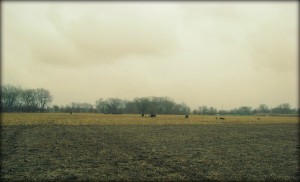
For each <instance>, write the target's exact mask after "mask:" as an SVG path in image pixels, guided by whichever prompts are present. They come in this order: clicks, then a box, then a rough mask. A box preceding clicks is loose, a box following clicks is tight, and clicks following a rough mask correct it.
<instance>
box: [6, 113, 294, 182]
mask: <svg viewBox="0 0 300 182" xmlns="http://www.w3.org/2000/svg"><path fill="white" fill-rule="evenodd" d="M215 117H216V116H193V115H191V116H190V118H188V119H185V118H184V116H167V115H164V116H160V115H158V116H157V118H141V117H140V116H139V115H102V114H76V113H75V114H72V115H70V114H65V113H62V114H54V113H51V114H26V113H21V114H2V129H1V130H2V131H1V135H2V136H1V161H2V166H1V167H2V168H1V180H30V181H34V180H37V181H40V180H78V181H100V180H102V181H107V180H127V181H132V180H138V181H141V180H142V181H145V180H146V181H149V180H150V181H153V180H160V181H162V180H164V181H166V180H172V181H174V180H175V181H176V180H179V181H183V180H187V181H190V180H208V181H214V180H217V181H266V180H267V181H270V180H275V181H299V173H298V171H299V166H298V162H299V155H298V154H299V151H298V149H297V148H296V145H297V144H298V142H299V141H298V140H299V139H298V132H299V130H298V129H299V125H298V121H299V118H298V117H259V118H260V121H258V120H257V117H254V116H245V117H241V116H225V120H224V121H216V119H215Z"/></svg>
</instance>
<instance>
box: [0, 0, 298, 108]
mask: <svg viewBox="0 0 300 182" xmlns="http://www.w3.org/2000/svg"><path fill="white" fill-rule="evenodd" d="M298 5H299V4H298V2H7V1H6V2H2V63H1V67H2V68H1V73H2V75H1V77H2V84H12V85H16V86H17V85H18V86H21V87H22V88H45V89H48V90H49V91H50V92H51V94H52V95H53V97H54V99H53V102H52V105H67V104H70V103H71V102H87V103H91V104H95V101H96V100H98V99H99V98H104V99H106V98H113V97H117V98H120V99H127V100H132V99H134V98H135V97H148V96H158V97H160V96H167V97H169V98H171V99H173V100H174V101H175V102H177V103H182V102H184V103H186V104H187V105H188V106H190V107H191V108H192V109H195V108H197V107H198V106H202V105H206V106H212V107H215V108H217V109H222V106H223V109H232V108H236V107H239V106H251V107H253V108H256V107H258V105H259V104H267V105H268V106H270V107H275V106H277V105H279V104H282V103H290V104H291V106H292V107H293V108H294V107H299V106H298V104H299V103H298V102H299V98H298V89H299V88H298V83H299V82H298V77H299V74H298V71H299V70H298V68H299V65H298V38H299V37H298Z"/></svg>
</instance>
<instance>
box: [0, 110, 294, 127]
mask: <svg viewBox="0 0 300 182" xmlns="http://www.w3.org/2000/svg"><path fill="white" fill-rule="evenodd" d="M224 117H225V120H224V121H221V120H216V116H201V115H190V117H189V118H188V119H186V118H184V115H158V116H157V117H156V118H147V117H146V118H145V117H140V115H136V114H120V115H110V114H108V115H105V114H78V113H75V114H72V115H71V114H68V113H36V114H31V113H4V114H2V124H3V125H28V124H61V125H153V124H155V125H169V124H233V123H236V124H274V123H298V122H299V117H279V116H259V117H257V116H224ZM257 118H260V120H257Z"/></svg>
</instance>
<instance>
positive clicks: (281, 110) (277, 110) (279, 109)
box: [192, 103, 300, 115]
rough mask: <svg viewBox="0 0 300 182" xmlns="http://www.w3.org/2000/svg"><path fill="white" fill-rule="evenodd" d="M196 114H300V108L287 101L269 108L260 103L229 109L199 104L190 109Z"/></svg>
mask: <svg viewBox="0 0 300 182" xmlns="http://www.w3.org/2000/svg"><path fill="white" fill-rule="evenodd" d="M192 113H193V114H198V115H216V114H221V115H276V114H300V108H298V109H297V108H292V107H291V106H290V104H289V103H283V104H279V105H277V106H276V107H274V108H270V107H269V106H267V105H266V104H260V105H259V106H258V107H257V108H252V107H250V106H240V107H238V108H234V109H231V110H217V109H215V108H213V107H207V106H200V107H198V109H195V110H193V111H192Z"/></svg>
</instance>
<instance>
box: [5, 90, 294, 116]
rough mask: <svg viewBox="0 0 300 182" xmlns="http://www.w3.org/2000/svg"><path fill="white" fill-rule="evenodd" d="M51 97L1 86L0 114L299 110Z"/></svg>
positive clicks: (163, 99) (286, 106)
mask: <svg viewBox="0 0 300 182" xmlns="http://www.w3.org/2000/svg"><path fill="white" fill-rule="evenodd" d="M52 100H53V96H52V95H51V94H50V91H49V90H47V89H44V88H37V89H22V88H21V87H16V86H13V85H4V86H1V108H0V111H1V112H75V113H104V114H184V115H186V114H195V115H216V114H221V115H256V114H263V115H267V114H270V115H272V114H299V113H300V109H299V108H297V109H296V108H291V106H290V104H289V103H283V104H279V105H278V106H276V107H274V108H270V107H268V106H267V105H266V104H260V105H259V106H258V107H257V108H252V107H250V106H240V107H238V108H234V109H231V110H223V109H222V110H218V109H216V108H214V107H208V106H199V107H198V108H197V109H194V110H191V109H190V107H189V106H187V105H186V104H185V103H176V102H175V101H174V100H172V99H171V98H169V97H136V98H134V99H133V100H125V99H119V98H108V99H103V98H99V99H98V100H96V102H95V104H94V105H93V104H90V103H79V102H72V103H71V104H68V105H65V106H58V105H53V106H50V103H51V102H52Z"/></svg>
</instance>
